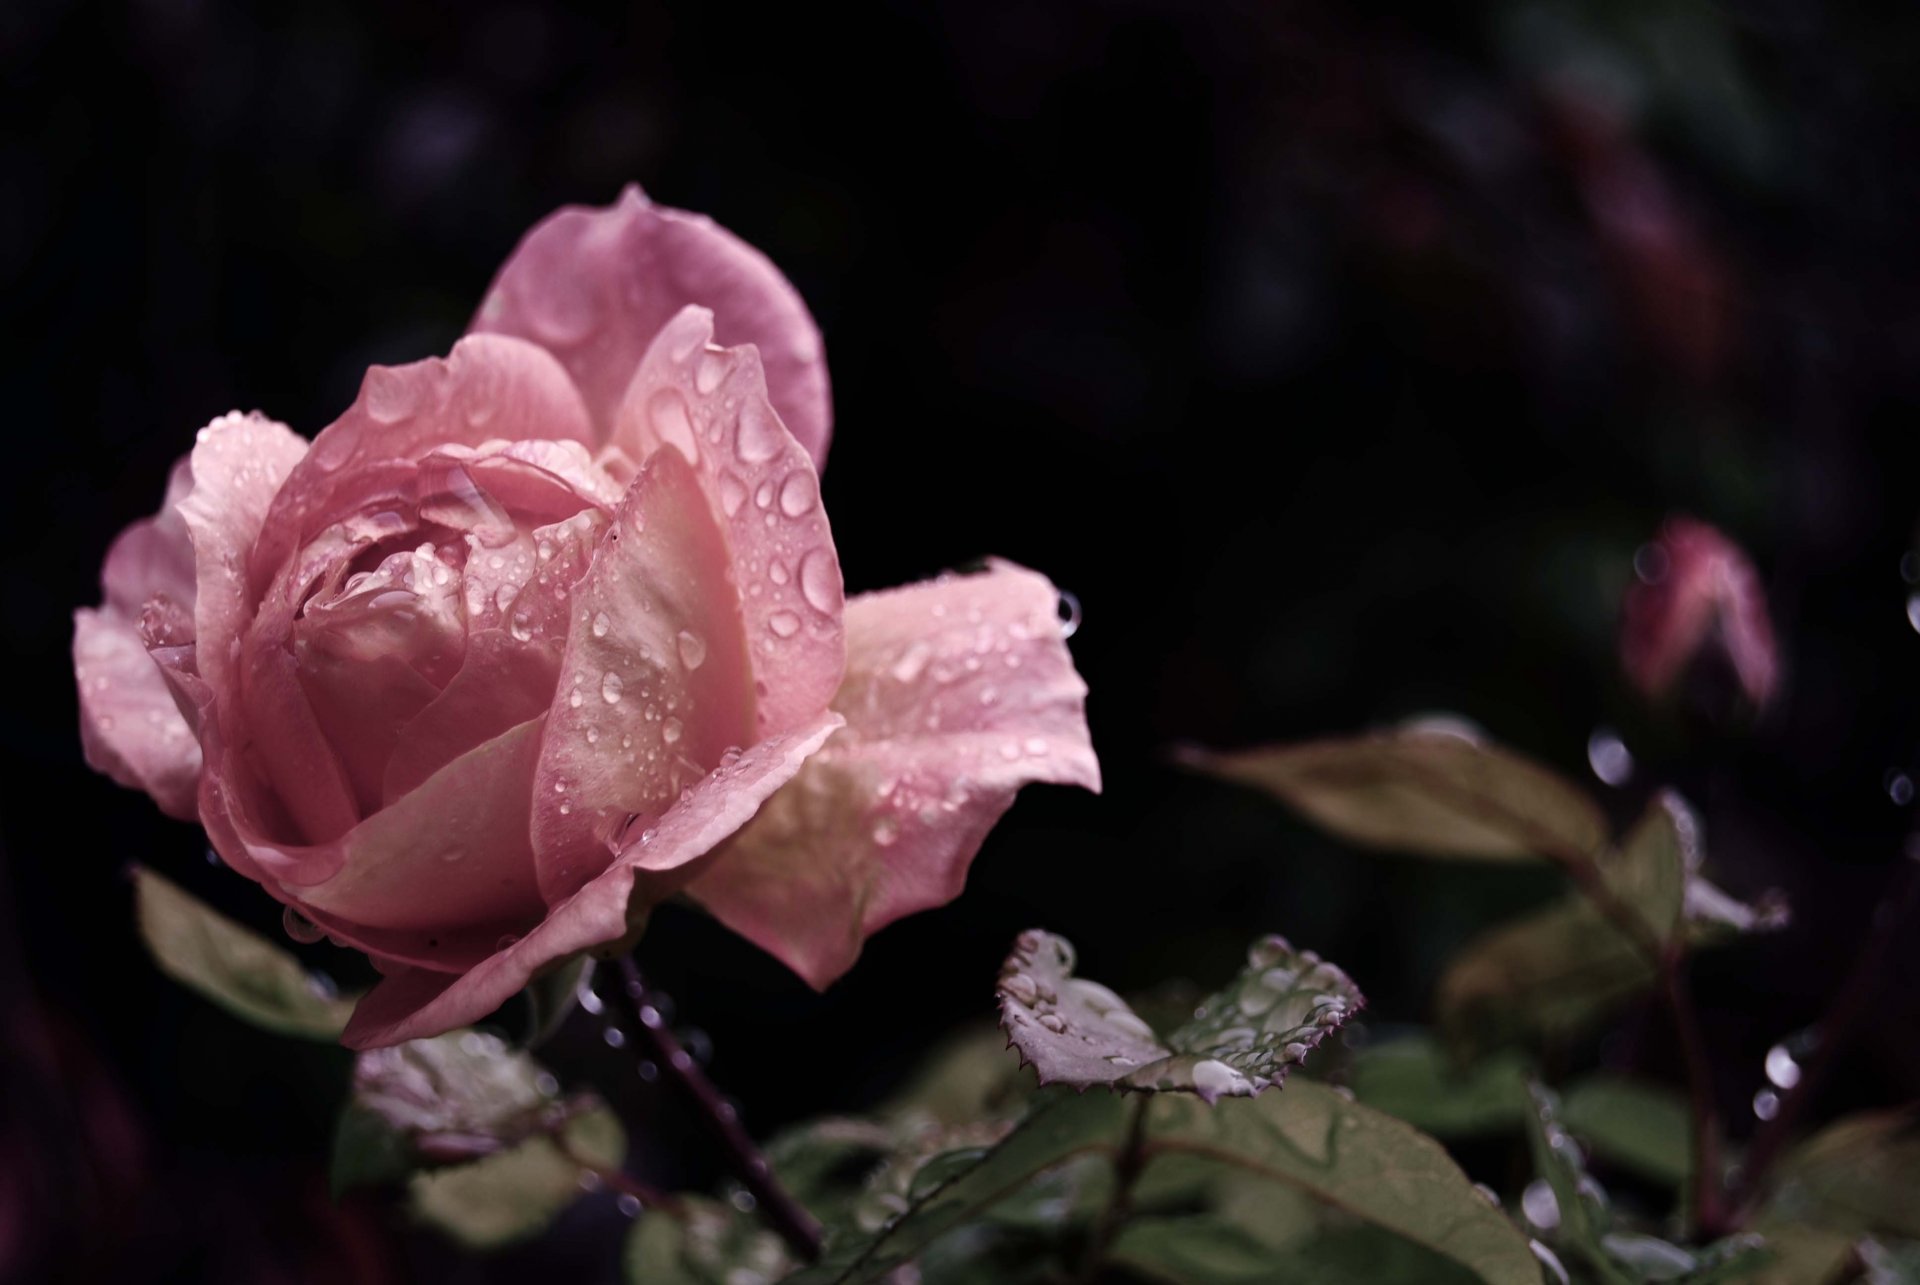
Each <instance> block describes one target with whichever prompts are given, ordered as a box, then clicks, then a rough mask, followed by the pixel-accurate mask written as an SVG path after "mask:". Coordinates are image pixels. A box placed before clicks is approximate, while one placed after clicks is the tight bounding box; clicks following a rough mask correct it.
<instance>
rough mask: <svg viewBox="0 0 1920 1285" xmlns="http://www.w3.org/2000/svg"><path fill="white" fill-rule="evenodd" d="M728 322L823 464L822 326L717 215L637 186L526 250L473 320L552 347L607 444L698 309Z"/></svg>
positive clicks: (545, 227)
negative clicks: (644, 372)
mask: <svg viewBox="0 0 1920 1285" xmlns="http://www.w3.org/2000/svg"><path fill="white" fill-rule="evenodd" d="M690 303H697V304H703V305H705V306H706V307H708V308H711V309H713V311H714V312H715V314H717V315H718V316H719V318H720V332H721V334H722V335H724V336H725V339H724V340H723V342H725V343H729V344H743V343H745V344H753V345H754V346H756V347H757V348H759V350H760V356H761V359H762V360H763V361H764V362H765V363H766V369H767V382H768V385H769V387H770V388H771V389H772V396H773V404H774V407H775V408H776V409H777V410H778V411H779V412H780V418H781V419H782V420H784V421H786V423H787V425H788V426H789V427H790V428H791V429H792V430H793V435H794V436H795V437H796V438H798V439H799V440H800V442H801V444H802V445H803V446H805V448H806V450H807V453H808V454H809V455H811V456H812V457H813V461H814V463H815V465H819V464H821V463H823V462H824V461H825V460H826V457H827V439H828V436H829V434H830V433H831V430H832V427H833V420H832V415H833V412H832V406H831V403H830V400H829V397H828V393H827V365H826V360H825V357H824V356H823V354H822V352H821V347H820V331H819V329H818V328H817V327H815V325H814V324H813V318H812V317H811V316H810V315H808V313H807V306H806V304H805V303H804V302H802V301H801V298H800V296H799V294H798V293H797V292H796V291H795V290H794V288H793V286H792V285H791V284H789V283H788V281H787V279H786V278H785V277H783V276H781V275H780V270H779V269H778V268H776V267H774V266H773V264H772V263H771V262H769V261H768V259H767V257H766V256H765V255H763V254H761V253H760V252H759V251H758V250H755V249H754V248H753V247H752V246H750V245H748V244H747V243H746V242H744V241H742V240H740V239H739V238H738V237H736V236H734V235H733V234H732V233H731V232H728V231H727V230H726V229H725V228H722V227H721V226H719V225H718V224H716V223H714V222H713V221H712V220H711V219H708V218H705V217H704V216H702V215H698V214H687V213H684V212H682V211H680V210H671V209H667V208H666V207H664V206H659V205H655V204H654V203H653V202H651V201H649V200H648V199H647V197H646V195H645V194H644V193H643V192H641V190H640V189H639V188H638V187H631V186H630V187H628V188H627V189H626V190H625V191H623V192H622V193H621V194H620V199H619V200H618V201H617V202H615V203H614V204H613V205H611V206H609V207H607V208H606V209H602V210H596V209H590V208H588V207H585V206H577V205H576V206H568V207H566V208H565V209H562V210H560V211H558V212H557V213H555V214H553V215H551V216H549V217H548V218H547V219H546V221H545V222H543V223H541V224H539V225H538V226H537V227H535V228H534V229H533V231H531V232H529V233H527V235H526V237H525V238H524V239H523V240H522V241H521V242H520V244H519V245H518V246H517V247H516V248H515V249H514V251H513V254H512V255H511V256H509V257H508V259H507V262H506V264H505V266H503V267H502V268H501V269H500V275H499V276H497V277H495V278H494V281H493V286H492V287H491V288H490V289H489V290H488V292H487V295H486V302H484V303H483V304H481V306H480V312H479V315H478V316H476V317H475V318H474V319H473V326H472V329H473V330H475V331H499V332H501V333H504V334H510V335H520V336H522V337H524V338H527V339H532V340H534V341H535V342H537V343H540V344H542V345H544V346H546V347H547V348H549V349H551V350H552V351H553V352H554V353H555V354H556V355H558V356H559V357H560V359H561V360H562V361H564V362H565V363H566V366H567V369H568V370H569V371H571V372H572V373H573V378H574V381H575V383H577V384H578V385H579V386H580V391H581V393H582V394H583V395H584V396H585V397H586V399H587V407H588V409H589V410H590V411H591V412H592V414H593V421H594V423H595V424H597V425H599V427H600V432H601V435H602V436H603V437H604V436H605V435H606V434H607V432H608V431H609V430H610V429H611V428H612V425H613V418H614V412H615V410H616V408H618V406H619V404H620V399H621V396H622V395H623V394H624V393H625V392H626V389H627V384H628V383H629V382H630V381H631V380H632V379H633V372H634V370H635V368H636V367H638V366H639V364H640V356H641V354H642V353H644V352H645V351H646V350H647V345H648V344H650V343H651V342H652V341H653V337H654V335H655V334H657V333H658V332H659V330H660V328H661V327H662V326H664V325H665V324H666V323H667V320H668V318H670V317H672V316H673V315H674V314H675V313H677V312H679V311H680V309H681V308H683V307H685V306H686V305H687V304H690Z"/></svg>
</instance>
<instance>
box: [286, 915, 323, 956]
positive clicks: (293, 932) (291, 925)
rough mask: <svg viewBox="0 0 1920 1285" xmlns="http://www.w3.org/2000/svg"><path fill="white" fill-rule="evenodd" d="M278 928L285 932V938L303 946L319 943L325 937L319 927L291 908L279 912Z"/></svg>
mask: <svg viewBox="0 0 1920 1285" xmlns="http://www.w3.org/2000/svg"><path fill="white" fill-rule="evenodd" d="M280 926H281V927H282V928H284V929H285V930H286V933H287V936H289V937H291V938H293V939H294V940H295V941H297V942H299V943H300V944H301V945H303V946H311V945H312V944H313V943H314V942H317V941H319V940H320V939H321V938H322V937H325V936H326V935H327V934H326V933H325V932H324V931H322V930H321V928H320V925H318V924H316V923H314V922H313V920H311V919H309V918H307V917H306V916H305V915H303V914H301V913H300V912H299V911H297V910H295V909H294V908H293V907H292V906H288V907H287V908H286V909H284V910H282V911H281V912H280Z"/></svg>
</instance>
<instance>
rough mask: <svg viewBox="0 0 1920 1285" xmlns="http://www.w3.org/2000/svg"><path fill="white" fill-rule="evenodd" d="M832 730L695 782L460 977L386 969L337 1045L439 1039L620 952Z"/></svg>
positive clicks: (792, 737)
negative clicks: (541, 916) (545, 982)
mask: <svg viewBox="0 0 1920 1285" xmlns="http://www.w3.org/2000/svg"><path fill="white" fill-rule="evenodd" d="M839 725H840V718H839V716H838V715H835V714H825V713H823V714H821V715H820V716H819V717H817V718H816V719H814V720H813V721H812V722H811V723H810V724H808V725H807V726H805V727H802V728H797V729H795V730H794V731H792V732H790V733H787V734H785V735H782V736H776V737H773V738H771V739H769V740H767V741H763V742H761V743H760V744H758V745H756V746H754V747H753V748H751V749H749V750H748V751H746V753H744V754H743V755H741V756H740V758H739V759H738V760H737V761H736V762H735V763H733V764H732V765H730V766H727V767H725V768H722V769H720V770H718V771H716V772H714V773H713V774H712V775H711V776H708V777H707V778H705V779H704V780H702V781H700V782H699V783H698V784H696V785H695V786H693V788H692V789H691V790H690V791H689V792H688V794H687V796H686V797H685V798H684V799H682V800H681V801H680V802H678V803H676V804H675V805H674V806H673V807H672V808H671V809H669V810H668V812H667V814H666V815H665V816H663V817H661V818H660V820H659V822H658V823H657V825H656V826H654V827H653V828H652V830H651V831H650V832H646V833H644V836H643V837H644V841H642V836H636V838H635V840H634V842H633V843H632V844H631V845H630V846H629V847H628V848H627V849H626V850H625V851H623V852H621V853H620V854H619V855H618V856H617V857H616V858H615V860H614V862H613V864H612V865H611V866H609V867H608V868H607V869H606V870H605V871H603V872H602V873H601V874H600V876H599V877H598V878H596V879H594V880H593V881H592V882H591V883H589V884H587V885H586V886H585V887H583V888H581V889H580V890H579V891H578V892H576V893H574V894H573V895H572V896H571V897H569V898H568V899H567V900H566V901H564V902H561V903H560V904H559V905H557V906H555V907H554V908H553V909H552V910H551V911H549V912H548V914H547V917H546V918H545V920H543V921H542V922H541V923H540V925H539V926H538V927H536V928H534V929H533V930H532V931H531V932H529V933H527V935H526V936H525V937H522V938H521V939H519V940H518V941H515V942H511V943H508V944H507V945H505V946H504V947H503V948H502V949H501V950H500V951H498V952H497V953H496V954H494V955H493V956H492V957H491V958H489V959H487V960H485V961H483V962H482V963H480V964H479V965H477V966H476V967H474V968H472V969H469V970H468V971H467V972H465V973H463V974H462V975H460V976H459V977H456V978H452V979H448V978H446V977H445V976H444V975H436V974H433V973H430V972H427V973H423V972H421V971H420V970H416V969H406V968H398V969H393V970H392V971H390V972H389V973H388V974H387V976H386V978H385V979H384V980H382V981H381V982H380V984H379V985H378V986H376V987H374V989H373V991H372V992H371V993H369V994H368V995H367V997H366V998H364V999H362V1000H361V1001H360V1004H359V1007H357V1008H356V1009H355V1010H354V1014H353V1020H352V1021H351V1022H349V1023H348V1024H347V1030H346V1033H345V1034H344V1035H343V1036H342V1037H341V1041H342V1043H344V1044H346V1045H347V1046H348V1047H349V1048H356V1049H364V1048H378V1047H381V1046H384V1045H388V1044H398V1043H400V1042H401V1041H403V1040H410V1039H419V1038H421V1037H424V1036H428V1035H438V1034H440V1033H442V1032H444V1031H449V1030H452V1029H453V1028H455V1027H457V1026H462V1025H465V1024H467V1023H469V1022H475V1021H478V1020H479V1019H481V1018H483V1017H485V1016H486V1015H487V1014H488V1013H491V1012H492V1011H493V1010H494V1009H496V1008H498V1007H499V1006H500V1005H501V1004H502V1003H504V1002H505V1001H506V1000H507V999H508V997H510V996H512V995H514V994H516V993H517V992H519V991H520V989H521V988H522V987H524V986H525V985H526V984H527V982H528V981H530V980H531V979H532V978H533V977H534V976H535V975H536V974H538V973H540V972H542V971H545V970H546V969H548V968H550V967H551V966H553V965H554V964H556V963H557V962H559V961H561V960H564V959H567V958H570V957H571V956H574V955H578V954H580V953H582V952H585V951H596V952H600V953H612V952H614V951H617V950H620V949H624V947H625V945H626V944H627V943H628V942H630V941H631V940H632V938H633V937H634V936H636V935H637V934H638V932H639V929H640V927H641V925H643V924H644V922H645V920H646V916H647V914H648V912H649V911H650V910H651V908H652V907H653V906H654V905H656V904H657V903H658V902H659V901H660V900H661V899H663V898H664V897H666V896H669V895H671V894H672V892H673V891H675V889H676V888H677V887H678V886H679V884H680V882H681V880H682V879H683V878H684V873H685V872H686V871H687V870H689V869H690V868H693V867H694V866H695V865H696V863H697V861H698V859H699V858H700V857H701V856H703V855H704V854H706V853H708V852H710V851H712V850H713V847H714V845H715V844H717V843H719V842H721V841H722V840H723V839H725V838H726V837H727V836H728V835H729V834H732V833H733V832H734V831H735V830H737V829H739V828H740V826H741V825H742V824H743V823H745V822H746V820H747V819H748V818H749V817H751V816H752V815H753V813H754V810H755V809H756V808H758V807H759V806H760V805H761V804H762V803H763V802H764V801H765V800H766V798H767V796H768V795H770V794H772V793H773V792H774V791H775V790H777V789H779V788H780V787H781V786H782V785H783V784H785V783H786V782H787V781H789V780H791V779H792V777H793V774H794V773H795V772H796V771H798V770H799V768H800V765H801V763H803V762H804V761H805V760H806V757H807V756H808V755H809V754H812V753H813V752H814V751H815V750H817V749H818V748H819V747H820V745H821V743H822V742H824V741H825V740H826V738H827V737H828V736H829V735H831V734H832V732H833V730H834V729H835V728H836V727H838V726H839ZM648 872H660V873H648Z"/></svg>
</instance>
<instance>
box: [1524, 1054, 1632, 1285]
mask: <svg viewBox="0 0 1920 1285" xmlns="http://www.w3.org/2000/svg"><path fill="white" fill-rule="evenodd" d="M1527 1097H1528V1101H1529V1103H1530V1104H1531V1106H1532V1110H1531V1111H1529V1112H1528V1114H1527V1141H1528V1144H1529V1147H1530V1149H1531V1150H1532V1152H1533V1168H1534V1173H1535V1174H1536V1175H1537V1178H1536V1181H1535V1182H1534V1183H1533V1185H1532V1186H1530V1187H1529V1188H1528V1189H1527V1191H1526V1192H1525V1193H1524V1194H1523V1195H1522V1197H1521V1201H1520V1207H1521V1212H1522V1213H1524V1214H1525V1215H1526V1218H1527V1220H1528V1221H1529V1222H1531V1223H1533V1224H1534V1226H1536V1227H1538V1228H1540V1229H1541V1230H1542V1231H1543V1232H1545V1233H1547V1235H1548V1237H1549V1239H1550V1240H1551V1241H1552V1242H1553V1243H1555V1244H1557V1245H1559V1246H1561V1247H1562V1248H1564V1249H1566V1250H1567V1251H1568V1252H1569V1253H1571V1254H1572V1255H1574V1256H1575V1257H1576V1258H1578V1259H1579V1260H1580V1261H1582V1262H1584V1263H1585V1264H1586V1266H1587V1267H1588V1268H1589V1269H1590V1270H1591V1271H1592V1272H1593V1273H1594V1275H1595V1276H1596V1277H1597V1278H1598V1279H1599V1280H1600V1281H1602V1282H1605V1283H1606V1285H1633V1281H1634V1280H1635V1279H1636V1277H1635V1276H1634V1275H1630V1274H1629V1273H1628V1272H1627V1271H1626V1270H1625V1269H1624V1268H1623V1267H1622V1266H1620V1265H1619V1264H1618V1263H1617V1261H1616V1259H1615V1256H1614V1255H1613V1254H1612V1253H1610V1252H1609V1251H1608V1249H1607V1246H1606V1245H1605V1244H1604V1243H1603V1239H1604V1238H1605V1237H1606V1236H1607V1235H1608V1233H1609V1231H1610V1230H1611V1227H1612V1222H1613V1216H1612V1211H1611V1210H1610V1208H1609V1206H1608V1203H1607V1196H1606V1192H1605V1191H1603V1190H1601V1188H1600V1185H1599V1184H1598V1183H1596V1182H1595V1181H1594V1180H1593V1179H1592V1178H1590V1177H1588V1176H1587V1167H1586V1157H1584V1156H1583V1155H1581V1154H1580V1144H1579V1143H1577V1142H1575V1141H1574V1140H1573V1138H1572V1136H1571V1135H1569V1134H1568V1133H1567V1131H1566V1130H1565V1129H1564V1128H1562V1127H1561V1125H1560V1121H1559V1118H1558V1117H1559V1104H1558V1102H1557V1101H1556V1100H1555V1098H1554V1095H1553V1094H1552V1093H1551V1092H1549V1091H1548V1090H1547V1089H1544V1088H1542V1087H1541V1086H1540V1085H1538V1084H1529V1085H1528V1086H1527ZM1627 1248H1628V1250H1629V1252H1632V1251H1634V1250H1638V1249H1640V1248H1642V1247H1640V1246H1638V1245H1634V1244H1629V1245H1628V1246H1627Z"/></svg>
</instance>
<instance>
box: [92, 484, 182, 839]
mask: <svg viewBox="0 0 1920 1285" xmlns="http://www.w3.org/2000/svg"><path fill="white" fill-rule="evenodd" d="M192 489H193V468H192V465H191V463H190V462H189V461H188V460H186V459H182V460H180V462H179V463H177V464H175V465H174V466H173V472H172V474H171V475H170V476H169V477H168V479H167V494H166V498H165V499H164V500H162V501H161V504H160V511H159V512H158V513H156V514H154V516H152V517H150V518H146V519H143V520H141V521H139V522H135V523H133V524H132V525H131V526H129V527H128V528H127V529H126V530H124V531H122V532H121V533H120V535H119V537H118V538H117V539H115V540H114V542H113V546H112V547H111V548H110V549H108V550H107V558H106V563H105V565H104V566H103V567H102V568H101V571H100V587H101V591H102V596H103V598H104V601H103V602H102V603H101V605H100V608H99V609H98V610H86V609H83V610H80V611H77V612H75V613H74V618H73V669H74V677H75V678H76V679H77V680H78V683H79V689H80V743H81V747H82V749H83V750H84V751H85V753H86V758H87V763H88V765H89V766H90V767H92V768H93V769H94V770H95V771H97V772H104V773H105V774H106V775H108V776H110V777H112V778H113V779H114V780H115V781H118V782H119V783H120V784H121V785H124V786H127V787H129V788H131V789H136V790H145V791H146V792H147V793H148V794H150V795H152V796H153V800H154V802H156V803H158V804H159V805H160V809H161V811H163V812H165V813H166V814H167V815H168V816H171V817H178V818H179V819H180V820H182V821H190V820H192V819H193V816H194V811H195V802H194V800H195V795H196V793H197V791H198V786H199V780H200V746H199V744H198V743H197V742H196V741H195V740H194V739H193V732H192V729H191V728H189V727H188V725H187V721H186V719H185V718H184V717H182V715H181V713H180V711H179V709H178V708H177V707H176V706H175V704H174V700H173V697H172V695H171V694H170V693H169V691H168V688H167V684H166V679H165V677H164V676H163V675H162V674H161V672H160V670H159V669H158V668H157V667H156V666H155V664H154V661H153V659H152V657H150V656H149V655H148V654H147V648H146V645H145V644H144V643H143V642H142V641H141V638H140V633H139V628H138V626H139V622H140V620H141V618H142V615H143V614H144V609H145V607H146V604H147V603H148V602H149V601H150V600H153V599H156V598H158V599H161V600H162V601H161V602H158V603H156V604H155V610H156V612H158V613H161V614H165V615H168V616H172V617H174V618H175V619H174V623H176V624H178V623H180V621H181V619H182V618H183V617H184V616H185V614H186V613H189V612H191V611H192V610H193V600H194V566H193V543H192V541H191V540H190V539H189V538H188V536H187V527H186V523H185V522H184V521H183V520H182V519H181V517H180V514H179V513H178V512H177V510H176V506H177V505H178V504H179V503H180V501H181V500H182V499H184V498H186V495H187V493H188V492H189V491H190V490H192ZM186 632H188V633H190V632H191V629H190V628H189V629H187V631H186Z"/></svg>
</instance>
